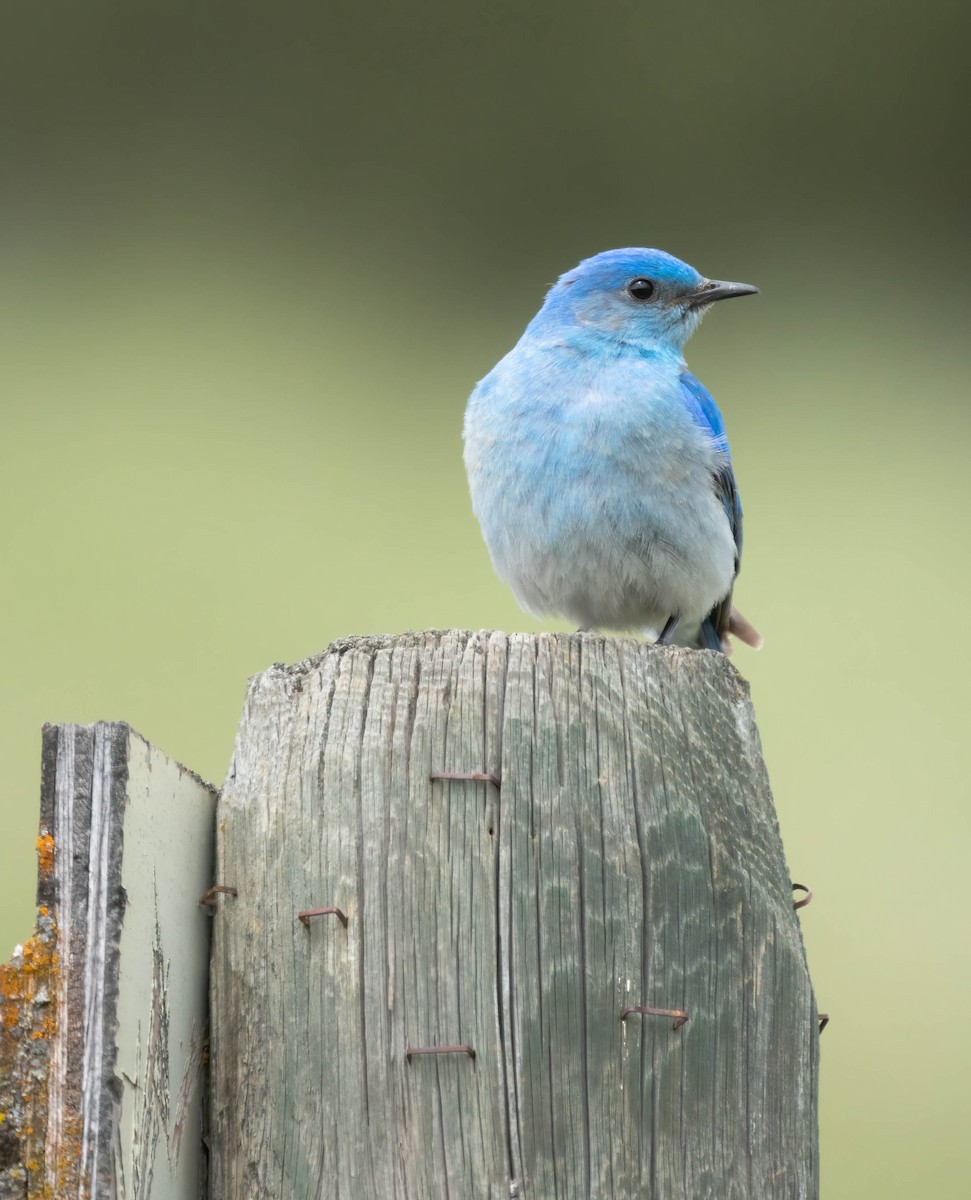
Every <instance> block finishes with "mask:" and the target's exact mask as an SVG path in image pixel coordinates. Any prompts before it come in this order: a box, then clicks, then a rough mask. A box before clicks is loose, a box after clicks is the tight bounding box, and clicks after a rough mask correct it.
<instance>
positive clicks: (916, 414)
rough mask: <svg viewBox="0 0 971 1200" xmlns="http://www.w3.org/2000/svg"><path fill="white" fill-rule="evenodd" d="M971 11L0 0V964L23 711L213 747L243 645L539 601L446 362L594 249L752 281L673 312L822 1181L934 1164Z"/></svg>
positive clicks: (958, 989) (254, 663)
mask: <svg viewBox="0 0 971 1200" xmlns="http://www.w3.org/2000/svg"><path fill="white" fill-rule="evenodd" d="M969 36H971V8H969V7H968V5H967V4H966V3H957V2H954V3H941V2H936V0H931V2H929V3H925V4H922V5H919V6H915V5H913V4H905V3H901V2H887V0H883V2H881V3H878V2H876V0H857V2H856V3H854V4H852V5H848V4H846V3H845V0H842V2H837V0H817V2H816V3H814V4H812V5H808V4H801V3H794V4H788V5H766V4H762V3H753V2H751V0H745V2H743V0H735V2H734V3H725V2H724V0H695V2H693V3H687V4H679V5H674V4H663V5H662V4H658V3H652V2H649V0H639V2H637V3H633V2H629V3H628V2H623V3H622V2H607V3H603V4H599V5H592V4H589V3H577V2H571V3H564V2H560V3H557V4H555V5H554V4H550V3H546V2H545V0H544V2H533V3H531V4H522V3H511V2H509V0H493V2H492V3H489V4H478V5H472V4H465V5H462V4H456V3H455V2H454V0H451V2H447V3H446V2H445V0H422V2H420V3H417V2H416V3H408V2H407V0H406V2H401V0H398V2H396V3H391V2H390V0H389V2H386V3H358V4H355V5H333V4H326V3H319V2H318V3H304V4H293V3H286V2H281V3H276V4H266V3H262V2H261V3H259V4H252V3H247V2H243V0H233V2H232V3H223V2H213V0H209V2H208V3H202V4H199V3H188V2H186V0H165V3H142V4H136V5H123V4H121V3H104V2H103V0H87V2H86V3H85V4H76V3H70V4H68V3H63V2H53V3H44V4H33V5H18V6H12V5H7V6H5V7H4V10H3V12H2V15H0V47H2V49H0V309H2V312H0V387H2V392H0V395H2V400H0V403H2V414H3V423H2V430H0V505H2V507H0V511H2V514H3V519H2V524H0V562H2V564H3V571H4V575H3V601H4V615H3V621H2V623H0V661H2V663H3V687H2V698H0V751H2V761H3V764H4V777H3V786H2V794H0V815H2V833H3V836H2V839H0V901H2V910H0V948H2V949H0V957H5V956H6V954H7V953H8V951H9V949H10V948H11V947H12V946H13V944H14V942H15V941H16V940H18V939H20V938H22V937H24V936H26V935H27V933H28V932H29V930H30V927H31V923H32V911H33V908H32V900H33V879H34V857H33V838H34V835H35V832H36V822H37V795H38V767H39V744H40V740H39V729H40V726H41V724H42V722H44V721H58V720H74V721H92V720H95V719H97V718H121V719H125V720H127V721H129V722H131V723H132V724H134V725H135V726H136V727H137V728H138V729H140V730H141V731H142V732H144V733H145V734H146V735H147V736H148V737H150V738H151V739H152V740H153V741H155V742H156V743H157V744H158V745H160V746H161V747H163V748H164V749H165V750H167V751H168V752H169V753H171V754H172V755H174V756H175V757H177V758H179V759H180V760H182V761H183V762H185V763H187V764H188V765H190V766H192V767H194V768H195V769H196V770H198V771H200V772H202V773H203V774H205V775H207V776H210V777H212V778H214V779H216V780H217V781H218V780H220V779H221V777H222V774H223V772H224V770H225V766H226V763H227V761H228V757H229V754H230V749H231V745H232V739H233V734H234V729H235V725H236V721H237V717H238V713H239V708H240V703H241V700H242V696H243V688H244V684H245V680H246V678H247V676H248V675H250V674H251V673H253V672H255V671H258V670H260V669H262V668H263V667H265V666H266V665H268V664H269V663H270V662H272V661H274V660H278V659H280V660H295V659H298V658H301V657H303V656H305V655H307V654H310V653H312V652H315V651H317V650H320V649H322V648H323V647H324V646H325V645H326V644H327V642H328V641H329V640H330V639H332V638H334V637H337V636H339V635H344V634H349V633H361V632H368V631H397V630H401V629H405V628H408V627H423V626H462V627H472V628H479V627H494V628H502V629H507V630H512V629H538V628H540V625H539V624H538V623H536V622H534V621H532V620H531V619H528V618H526V617H525V616H524V615H522V614H521V613H520V612H519V611H518V610H517V608H516V606H515V604H514V602H513V600H512V598H511V596H510V594H509V593H508V591H507V590H506V589H505V588H504V587H503V585H501V584H500V583H499V582H498V580H496V579H495V578H494V577H493V574H492V571H491V569H490V566H489V562H488V558H487V555H486V552H485V549H484V547H483V545H482V543H481V541H480V538H479V534H478V530H477V527H476V525H475V522H474V519H473V517H472V514H471V511H470V508H469V504H468V500H467V495H466V486H465V479H464V474H463V469H462V464H461V443H460V430H461V422H462V412H463V407H464V402H465V398H466V396H467V394H468V392H469V390H470V388H471V386H472V384H473V383H474V382H475V380H476V379H477V378H479V377H480V376H481V375H483V374H484V373H485V372H486V371H487V370H488V369H489V368H490V367H491V365H492V364H493V362H494V361H495V360H496V359H497V358H498V357H499V356H500V355H501V354H503V353H504V352H505V351H506V350H507V349H508V348H509V347H510V346H511V345H512V343H513V342H514V341H515V339H516V338H517V337H518V335H519V332H520V331H521V329H522V327H523V325H524V324H525V322H526V321H527V319H528V318H529V317H530V316H531V315H532V313H533V311H534V310H535V308H536V307H537V306H538V304H539V301H540V299H541V296H542V294H543V291H544V290H545V287H546V285H547V284H548V283H549V282H550V281H552V280H553V279H554V278H555V276H556V275H558V274H559V273H560V272H561V271H563V270H565V269H566V268H568V267H570V266H572V265H573V264H574V263H575V262H576V261H577V260H579V259H580V258H581V257H584V256H586V255H589V254H591V253H594V252H595V251H597V250H600V249H605V248H607V247H610V246H619V245H656V246H662V247H664V248H666V249H668V250H671V251H673V252H674V253H676V254H678V255H679V256H681V257H684V258H686V259H688V260H689V261H690V262H692V263H694V264H695V265H696V266H698V267H699V268H700V269H701V270H702V271H704V272H706V273H708V274H711V275H715V276H722V277H727V278H732V279H735V278H738V279H745V280H752V281H753V282H756V283H758V284H759V285H761V287H762V289H763V294H762V295H761V296H760V297H759V298H758V299H757V300H753V301H750V302H748V303H746V304H744V305H730V306H726V307H725V308H721V309H719V310H717V311H716V312H715V313H713V314H712V315H711V316H710V317H709V320H708V321H707V322H706V325H705V327H704V328H703V330H702V331H701V332H700V333H699V334H698V335H697V337H696V339H695V340H694V342H693V343H692V344H691V346H690V347H689V359H690V362H691V365H692V368H693V370H694V371H695V372H696V373H697V374H698V375H700V376H701V378H702V379H704V380H705V382H706V383H707V384H708V386H709V387H710V388H711V389H712V391H713V392H714V393H715V395H716V396H717V398H718V400H719V402H720V403H721V405H722V408H723V410H724V412H725V413H726V417H727V421H728V426H729V432H730V435H731V437H732V445H733V449H734V453H735V460H736V466H737V470H738V474H739V476H740V479H741V486H742V490H743V494H744V499H745V505H746V522H747V524H746V562H745V568H744V572H743V575H742V579H741V582H740V586H739V591H738V597H739V604H740V607H742V609H743V611H745V612H746V613H747V614H748V615H749V616H750V617H752V618H753V620H754V621H755V622H756V623H757V624H758V626H759V627H760V629H761V630H762V632H763V633H764V634H765V636H766V642H767V644H766V648H765V650H764V651H763V652H762V653H761V654H759V655H756V654H753V653H752V652H750V651H747V650H746V649H745V648H744V647H743V648H741V649H740V650H739V651H738V654H737V658H736V663H737V665H738V666H739V668H740V669H741V671H742V672H743V674H745V675H746V676H747V677H748V678H749V679H750V680H751V681H752V687H753V694H754V698H755V702H756V706H757V711H758V715H759V719H760V725H761V730H762V736H763V740H764V743H765V749H766V754H767V757H768V762H769V768H770V772H771V775H772V780H773V784H774V789H775V793H776V797H777V803H778V809H779V815H780V820H781V824H782V830H783V835H784V838H785V844H786V850H787V854H788V858H789V863H790V866H791V869H792V872H793V876H794V878H796V879H799V880H804V881H806V882H808V883H810V884H811V885H812V886H813V888H814V889H815V892H816V900H815V902H814V904H813V905H812V907H810V908H809V909H807V910H806V912H805V913H804V914H803V926H804V929H805V933H806V939H807V943H808V949H809V957H810V965H811V968H812V973H813V978H814V981H815V985H816V989H817V993H818V996H819V1001H820V1006H821V1007H822V1008H824V1009H827V1010H829V1012H830V1013H831V1014H832V1017H833V1019H832V1024H831V1025H830V1027H829V1029H828V1030H827V1032H826V1035H825V1038H824V1040H823V1044H822V1047H823V1068H824V1074H823V1083H822V1108H821V1119H822V1150H823V1169H824V1178H823V1195H824V1197H825V1198H826V1200H837V1198H842V1197H881V1198H882V1200H893V1198H896V1197H908V1198H909V1197H913V1196H918V1195H919V1196H934V1197H938V1198H941V1197H959V1196H960V1197H963V1196H965V1195H967V1190H968V1178H969V1170H971V1152H969V1138H968V1129H969V1127H971V1104H969V1100H968V1084H967V1078H968V1066H969V1058H971V1055H969V1051H971V1026H969V1023H968V1021H967V1014H968V1004H969V1000H971V965H969V956H968V930H967V923H966V918H965V915H964V913H965V909H966V907H967V899H966V893H967V889H968V884H967V882H966V881H965V880H964V879H963V878H962V872H963V868H964V865H965V857H966V855H967V852H968V846H969V841H968V832H969V829H968V825H969V820H968V811H969V804H968V801H969V796H968V792H969V787H968V766H967V755H966V744H967V740H968V733H967V710H968V703H967V698H966V697H967V678H968V670H969V667H971V663H969V654H968V632H967V625H968V622H967V610H968V602H969V591H971V566H969V561H968V551H967V546H968V535H967V517H968V512H969V494H968V493H969V485H968V468H967V465H966V457H967V440H968V435H969V432H971V423H969V417H968V406H967V400H966V395H965V393H966V385H965V380H966V375H965V372H964V369H963V368H964V366H965V346H966V341H967V327H968V318H969V315H971V305H969V297H968V278H969V276H968V266H969V263H968V257H969V256H968V241H967V236H966V228H967V220H966V214H965V213H964V212H963V209H964V207H965V203H966V196H967V186H966V162H967V145H968V133H969V130H968V122H967V118H966V103H965V100H964V97H963V95H962V91H961V89H962V87H963V78H964V75H965V71H966V58H967V45H968V38H969Z"/></svg>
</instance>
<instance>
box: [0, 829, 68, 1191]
mask: <svg viewBox="0 0 971 1200" xmlns="http://www.w3.org/2000/svg"><path fill="white" fill-rule="evenodd" d="M37 856H38V872H39V875H40V878H41V879H42V880H43V879H45V877H46V878H49V877H50V873H51V872H52V870H53V863H54V843H53V839H52V838H51V837H50V836H49V835H48V834H46V833H42V835H41V836H40V837H39V838H38V839H37ZM57 970H58V956H57V925H56V922H55V919H54V916H53V915H52V913H51V912H50V910H49V909H48V908H47V907H42V908H40V909H39V910H38V913H37V923H36V926H35V930H34V934H33V936H32V937H30V938H28V939H27V940H26V941H25V942H24V944H23V945H22V946H18V947H17V948H16V950H15V952H14V954H13V957H12V958H11V960H10V961H9V962H7V963H3V964H0V1116H2V1123H3V1131H4V1135H5V1141H6V1143H7V1144H6V1147H5V1149H6V1155H5V1161H6V1164H7V1165H5V1166H4V1167H3V1168H2V1169H0V1183H2V1184H19V1185H24V1184H26V1195H27V1197H28V1200H46V1198H47V1197H53V1196H54V1194H55V1193H54V1191H53V1190H52V1188H51V1186H50V1184H49V1183H48V1179H49V1178H51V1177H52V1175H53V1172H51V1171H50V1170H49V1164H48V1163H47V1161H46V1156H45V1139H46V1135H47V1120H48V1079H49V1071H50V1054H51V1049H50V1047H51V1042H52V1040H53V1038H54V1037H55V1035H56V1033H57ZM69 1124H70V1125H71V1126H76V1127H75V1128H66V1129H65V1130H64V1132H65V1134H67V1135H68V1136H66V1137H64V1138H62V1141H61V1146H60V1148H59V1154H58V1157H59V1158H63V1159H64V1163H63V1164H59V1172H60V1177H61V1180H62V1181H63V1180H65V1179H70V1178H71V1177H72V1175H73V1176H74V1177H75V1178H76V1173H77V1163H78V1161H79V1158H80V1132H81V1129H80V1119H78V1121H77V1122H73V1121H72V1122H70V1123H69ZM11 1159H12V1161H11ZM65 1166H66V1168H67V1170H66V1171H65V1170H63V1168H64V1167H65Z"/></svg>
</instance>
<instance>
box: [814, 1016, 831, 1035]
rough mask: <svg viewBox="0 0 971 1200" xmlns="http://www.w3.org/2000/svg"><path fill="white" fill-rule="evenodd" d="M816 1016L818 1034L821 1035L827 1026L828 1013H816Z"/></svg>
mask: <svg viewBox="0 0 971 1200" xmlns="http://www.w3.org/2000/svg"><path fill="white" fill-rule="evenodd" d="M816 1016H817V1017H818V1018H819V1032H820V1033H822V1032H823V1030H824V1029H825V1028H826V1026H827V1025H828V1024H829V1013H817V1014H816Z"/></svg>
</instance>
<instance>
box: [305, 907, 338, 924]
mask: <svg viewBox="0 0 971 1200" xmlns="http://www.w3.org/2000/svg"><path fill="white" fill-rule="evenodd" d="M331 915H333V916H335V917H336V918H337V919H338V921H340V923H341V924H342V925H343V926H344V928H345V929H346V928H347V917H346V916H345V914H344V913H342V912H341V910H340V909H339V908H332V907H331V908H305V909H303V911H302V912H298V913H297V920H298V921H303V923H304V925H306V926H307V928H308V929H309V928H310V918H311V917H329V916H331Z"/></svg>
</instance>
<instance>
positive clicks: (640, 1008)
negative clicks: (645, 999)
mask: <svg viewBox="0 0 971 1200" xmlns="http://www.w3.org/2000/svg"><path fill="white" fill-rule="evenodd" d="M631 1013H643V1014H644V1016H645V1017H674V1024H673V1025H672V1026H671V1028H672V1030H674V1029H680V1028H681V1026H682V1025H684V1024H685V1023H686V1021H687V1020H688V1014H687V1013H686V1012H682V1011H681V1009H680V1008H647V1007H646V1006H645V1005H643V1004H629V1005H628V1006H627V1008H622V1009H621V1010H620V1019H621V1020H622V1021H626V1020H627V1018H628V1017H629V1016H630V1014H631Z"/></svg>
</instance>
